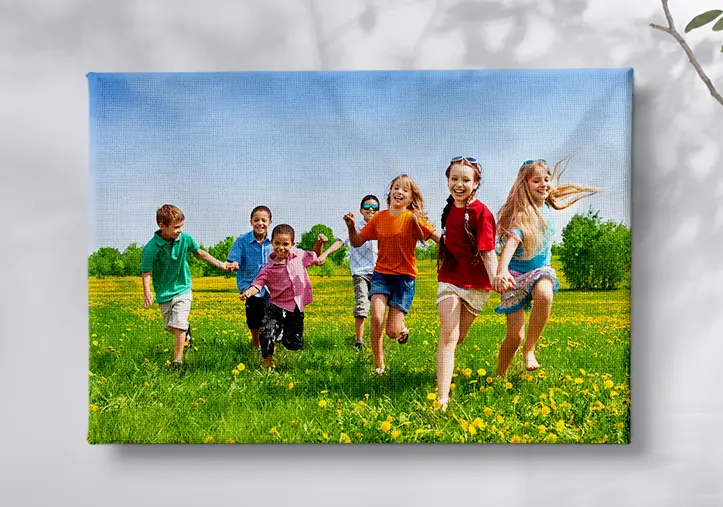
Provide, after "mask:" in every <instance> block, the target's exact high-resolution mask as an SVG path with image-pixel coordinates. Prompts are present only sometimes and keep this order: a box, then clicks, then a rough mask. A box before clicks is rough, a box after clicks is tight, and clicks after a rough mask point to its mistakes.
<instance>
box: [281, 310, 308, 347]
mask: <svg viewBox="0 0 723 507" xmlns="http://www.w3.org/2000/svg"><path fill="white" fill-rule="evenodd" d="M281 344H282V345H283V346H284V347H286V348H287V349H288V350H299V349H300V348H302V347H303V346H304V312H302V311H300V310H299V309H298V308H296V309H295V310H294V311H293V312H290V311H288V310H284V332H283V334H282V335H281Z"/></svg>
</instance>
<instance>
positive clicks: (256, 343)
mask: <svg viewBox="0 0 723 507" xmlns="http://www.w3.org/2000/svg"><path fill="white" fill-rule="evenodd" d="M249 331H251V346H252V347H253V348H255V349H260V348H261V338H260V337H261V329H249Z"/></svg>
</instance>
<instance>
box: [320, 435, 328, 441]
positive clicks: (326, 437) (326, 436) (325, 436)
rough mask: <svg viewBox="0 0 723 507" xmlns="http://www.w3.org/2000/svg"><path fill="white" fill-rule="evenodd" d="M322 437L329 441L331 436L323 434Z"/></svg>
mask: <svg viewBox="0 0 723 507" xmlns="http://www.w3.org/2000/svg"><path fill="white" fill-rule="evenodd" d="M321 437H322V438H323V439H324V440H329V435H328V434H326V433H322V434H321Z"/></svg>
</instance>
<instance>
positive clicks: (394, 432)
mask: <svg viewBox="0 0 723 507" xmlns="http://www.w3.org/2000/svg"><path fill="white" fill-rule="evenodd" d="M401 434H402V432H401V431H399V430H392V432H391V433H390V435H391V436H392V438H397V437H398V436H399V435H401Z"/></svg>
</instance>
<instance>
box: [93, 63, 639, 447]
mask: <svg viewBox="0 0 723 507" xmlns="http://www.w3.org/2000/svg"><path fill="white" fill-rule="evenodd" d="M88 84H89V103H90V189H91V192H90V208H91V224H90V226H91V233H90V245H89V247H88V255H89V257H88V298H89V301H88V303H89V337H88V351H89V371H88V375H89V408H88V417H89V420H88V441H89V442H90V443H189V444H190V443H192V444H200V443H206V444H209V443H216V444H221V443H228V444H233V443H611V444H627V443H629V442H630V400H631V396H630V243H631V241H630V238H631V236H630V234H631V231H630V165H631V120H632V118H631V115H632V85H633V71H632V69H570V70H498V71H492V70H458V71H363V72H362V71H358V72H357V71H354V72H225V73H140V74H122V73H108V74H102V73H91V74H88Z"/></svg>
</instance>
